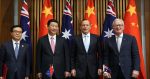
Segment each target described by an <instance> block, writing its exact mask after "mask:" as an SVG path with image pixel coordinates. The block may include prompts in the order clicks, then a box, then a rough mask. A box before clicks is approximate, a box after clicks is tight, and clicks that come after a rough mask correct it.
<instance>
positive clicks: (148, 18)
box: [144, 0, 150, 79]
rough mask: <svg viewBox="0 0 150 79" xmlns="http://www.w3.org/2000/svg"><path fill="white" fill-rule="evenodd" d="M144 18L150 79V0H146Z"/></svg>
mask: <svg viewBox="0 0 150 79" xmlns="http://www.w3.org/2000/svg"><path fill="white" fill-rule="evenodd" d="M144 4H145V6H144V7H145V9H144V13H145V15H144V18H145V21H144V22H145V24H144V26H145V34H146V36H145V37H146V60H147V62H146V66H147V79H150V0H145V1H144Z"/></svg>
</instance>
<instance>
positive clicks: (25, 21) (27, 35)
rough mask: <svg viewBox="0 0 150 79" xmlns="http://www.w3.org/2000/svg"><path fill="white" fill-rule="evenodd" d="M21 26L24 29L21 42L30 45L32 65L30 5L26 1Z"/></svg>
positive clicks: (23, 6)
mask: <svg viewBox="0 0 150 79" xmlns="http://www.w3.org/2000/svg"><path fill="white" fill-rule="evenodd" d="M20 25H21V26H22V28H23V33H22V40H21V42H23V43H27V44H28V45H29V53H30V63H32V45H31V32H30V20H29V12H28V4H27V2H26V1H25V0H23V1H22V7H21V12H20ZM30 68H32V67H30ZM31 70H32V69H31ZM31 72H32V71H31Z"/></svg>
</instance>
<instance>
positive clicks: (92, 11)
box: [85, 6, 95, 17]
mask: <svg viewBox="0 0 150 79" xmlns="http://www.w3.org/2000/svg"><path fill="white" fill-rule="evenodd" d="M85 13H88V17H89V16H90V15H91V14H95V13H94V7H92V8H90V7H89V6H88V9H87V10H86V12H85Z"/></svg>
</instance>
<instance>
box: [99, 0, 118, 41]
mask: <svg viewBox="0 0 150 79" xmlns="http://www.w3.org/2000/svg"><path fill="white" fill-rule="evenodd" d="M115 18H116V13H115V8H114V4H113V1H112V0H109V1H108V6H107V11H106V18H105V21H104V24H103V31H102V35H101V38H100V39H101V42H103V41H104V40H105V39H106V38H110V37H112V35H114V33H113V29H112V23H113V21H114V19H115Z"/></svg>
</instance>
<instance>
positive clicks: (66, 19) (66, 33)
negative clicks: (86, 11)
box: [61, 0, 74, 45]
mask: <svg viewBox="0 0 150 79" xmlns="http://www.w3.org/2000/svg"><path fill="white" fill-rule="evenodd" d="M69 1H70V0H66V6H65V9H64V11H63V17H62V28H61V30H62V33H61V34H62V37H64V38H65V39H66V40H67V42H68V44H69V45H71V44H72V39H73V35H74V33H73V20H72V13H71V9H72V8H71V5H70V2H69Z"/></svg>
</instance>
